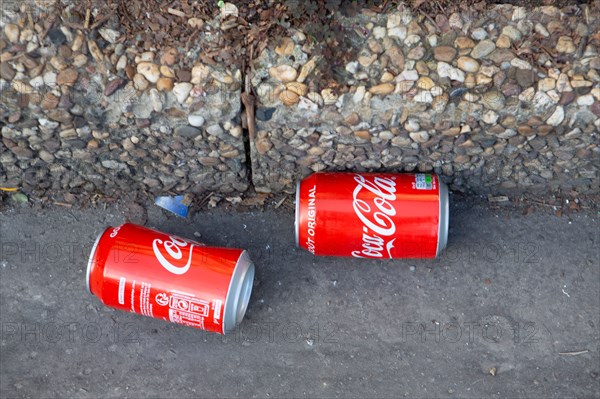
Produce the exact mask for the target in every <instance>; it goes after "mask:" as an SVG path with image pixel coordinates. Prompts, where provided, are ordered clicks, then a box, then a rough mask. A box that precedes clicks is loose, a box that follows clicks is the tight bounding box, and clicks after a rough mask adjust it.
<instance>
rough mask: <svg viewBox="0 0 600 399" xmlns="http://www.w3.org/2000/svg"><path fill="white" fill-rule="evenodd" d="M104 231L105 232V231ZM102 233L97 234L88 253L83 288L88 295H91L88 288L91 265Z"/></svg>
mask: <svg viewBox="0 0 600 399" xmlns="http://www.w3.org/2000/svg"><path fill="white" fill-rule="evenodd" d="M104 231H106V229H105V230H104ZM104 231H103V232H102V233H100V234H98V237H97V238H96V241H94V246H93V247H92V252H91V253H90V258H89V259H88V264H87V269H86V271H85V286H86V287H87V290H88V291H89V293H90V294H93V292H92V290H91V288H90V275H91V273H92V264H93V263H95V262H94V257H95V256H96V250H97V249H98V244H99V243H100V238H101V237H102V235H103V234H104Z"/></svg>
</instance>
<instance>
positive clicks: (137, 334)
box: [0, 201, 600, 398]
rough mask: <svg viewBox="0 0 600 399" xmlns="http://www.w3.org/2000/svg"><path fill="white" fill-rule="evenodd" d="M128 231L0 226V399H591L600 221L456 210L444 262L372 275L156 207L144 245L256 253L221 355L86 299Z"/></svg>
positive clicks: (232, 214)
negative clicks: (116, 239)
mask: <svg viewBox="0 0 600 399" xmlns="http://www.w3.org/2000/svg"><path fill="white" fill-rule="evenodd" d="M124 219H125V217H124V209H122V208H121V207H120V206H119V205H114V206H111V207H108V208H107V209H102V208H97V209H88V210H70V209H65V208H64V207H55V208H50V209H43V210H34V209H31V208H28V207H25V208H5V209H4V211H3V212H2V213H1V214H0V325H1V336H0V396H1V397H33V398H37V397H61V398H62V397H81V398H98V397H234V398H236V397H239V398H247V397H259V398H263V397H271V398H279V397H311V398H312V397H343V398H347V397H348V398H354V397H355V398H365V397H373V398H374V397H377V398H381V397H390V398H392V397H393V398H397V397H419V398H442V397H468V398H482V397H510V398H515V397H528V398H547V397H555V398H567V397H578V398H590V397H600V354H599V350H600V345H599V343H600V315H599V311H598V310H599V309H600V271H599V267H600V266H599V264H600V256H599V248H600V238H599V231H600V229H599V227H600V223H599V220H598V219H599V217H598V214H597V213H596V212H594V213H592V212H588V213H587V214H586V213H580V214H576V215H571V216H569V217H565V216H563V217H561V218H558V217H556V216H554V215H551V214H549V213H547V212H545V211H544V210H543V209H541V210H537V211H535V212H534V213H533V214H530V215H527V216H523V215H522V214H521V211H520V210H519V209H516V208H514V207H512V206H508V207H506V208H500V209H490V208H488V207H487V206H486V205H483V204H476V203H460V201H453V205H452V208H451V222H450V238H449V246H448V249H447V251H446V253H445V254H444V255H443V256H442V257H441V258H440V259H436V260H402V261H387V262H382V261H381V262H380V261H361V260H354V259H341V258H315V257H313V256H312V255H310V254H309V253H307V252H305V251H303V250H300V249H296V248H294V245H293V243H294V235H293V215H292V212H289V211H286V210H282V209H279V210H267V211H264V212H262V211H255V212H244V213H241V212H236V211H224V210H222V209H221V210H212V211H202V212H200V213H196V214H195V215H194V216H193V217H192V218H191V219H190V220H182V219H178V218H175V217H173V216H170V215H167V214H166V213H163V211H161V210H159V209H157V208H156V207H154V206H152V205H149V206H148V221H147V223H146V225H147V226H149V227H153V228H157V229H160V230H163V231H166V232H170V233H175V234H178V235H180V236H183V237H186V236H187V237H191V238H193V237H194V233H196V236H198V234H199V237H200V238H197V239H198V240H201V241H204V242H206V243H208V244H213V245H219V246H234V247H244V248H247V249H248V250H249V252H250V255H251V257H252V259H253V260H254V262H255V264H256V279H255V285H254V291H253V294H252V298H251V300H250V305H249V309H248V312H247V314H246V318H245V320H244V321H243V323H242V324H241V326H240V327H239V328H238V330H237V331H236V332H235V333H233V334H231V335H229V336H225V337H223V336H219V335H214V334H210V333H204V332H202V331H200V330H195V329H192V328H189V327H184V326H177V325H173V324H169V323H166V322H163V321H159V320H153V319H149V318H145V317H142V316H138V315H135V314H130V313H124V312H120V311H116V310H112V309H109V308H107V307H105V306H103V305H102V304H101V303H100V301H99V300H98V299H97V298H95V297H93V296H91V295H90V294H89V293H88V292H87V291H86V288H85V281H84V270H85V265H86V262H87V256H88V252H89V249H90V247H91V244H92V242H93V240H94V238H95V237H96V235H97V234H98V233H99V232H100V231H101V230H102V229H103V228H104V227H105V226H107V225H118V224H120V223H122V222H123V221H124ZM492 374H495V375H492Z"/></svg>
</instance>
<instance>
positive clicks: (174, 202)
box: [154, 195, 188, 218]
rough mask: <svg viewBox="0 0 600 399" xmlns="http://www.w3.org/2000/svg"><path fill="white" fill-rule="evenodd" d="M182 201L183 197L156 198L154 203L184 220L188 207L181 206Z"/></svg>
mask: <svg viewBox="0 0 600 399" xmlns="http://www.w3.org/2000/svg"><path fill="white" fill-rule="evenodd" d="M183 199H184V196H183V195H177V196H175V197H156V199H155V200H154V203H155V204H156V205H158V206H160V207H161V208H163V209H166V210H167V211H169V212H171V213H174V214H175V215H177V216H181V217H182V218H185V217H187V214H188V206H187V205H185V204H182V201H183Z"/></svg>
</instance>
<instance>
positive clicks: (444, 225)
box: [435, 177, 450, 258]
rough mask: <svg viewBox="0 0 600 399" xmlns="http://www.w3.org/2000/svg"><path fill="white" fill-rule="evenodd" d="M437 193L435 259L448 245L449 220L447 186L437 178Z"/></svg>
mask: <svg viewBox="0 0 600 399" xmlns="http://www.w3.org/2000/svg"><path fill="white" fill-rule="evenodd" d="M438 185H439V187H440V189H439V190H440V191H439V197H440V201H439V215H438V244H437V250H436V252H435V256H436V258H437V257H438V256H439V254H440V252H442V251H443V250H444V248H446V245H447V244H448V224H449V219H450V207H449V202H450V200H449V198H448V186H447V185H446V183H444V182H442V181H441V180H440V178H439V177H438Z"/></svg>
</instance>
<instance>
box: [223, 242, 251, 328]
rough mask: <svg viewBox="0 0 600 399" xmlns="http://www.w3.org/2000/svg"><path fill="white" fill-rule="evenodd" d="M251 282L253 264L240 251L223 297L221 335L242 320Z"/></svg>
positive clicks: (246, 253)
mask: <svg viewBox="0 0 600 399" xmlns="http://www.w3.org/2000/svg"><path fill="white" fill-rule="evenodd" d="M253 282H254V264H253V263H252V261H251V260H250V257H249V256H248V252H247V251H242V253H241V255H240V257H239V258H238V261H237V263H236V264H235V267H234V269H233V273H232V274H231V281H230V282H229V288H228V289H227V296H226V297H225V307H224V310H223V331H222V333H223V334H227V333H228V332H230V331H232V330H233V329H235V327H236V326H237V325H238V324H239V323H240V322H241V321H242V319H243V318H244V315H245V314H246V310H247V309H248V303H249V302H250V296H251V295H252V287H253Z"/></svg>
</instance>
